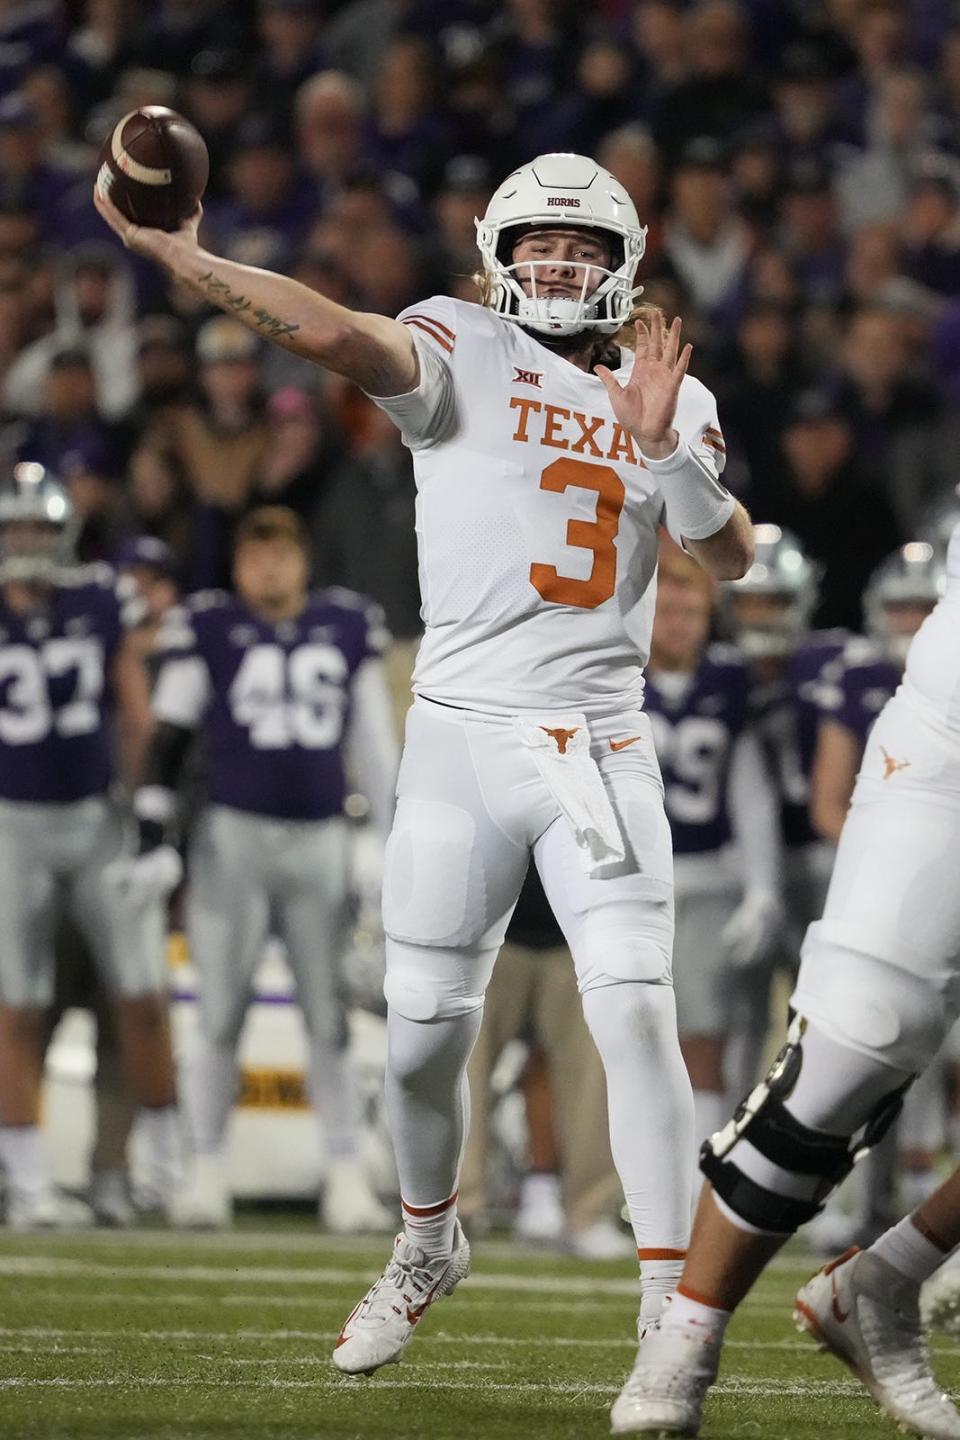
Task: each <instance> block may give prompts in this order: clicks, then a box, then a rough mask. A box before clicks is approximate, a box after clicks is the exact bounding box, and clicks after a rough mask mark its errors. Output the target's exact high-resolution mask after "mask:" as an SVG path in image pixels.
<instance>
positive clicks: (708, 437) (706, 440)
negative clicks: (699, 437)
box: [703, 431, 727, 455]
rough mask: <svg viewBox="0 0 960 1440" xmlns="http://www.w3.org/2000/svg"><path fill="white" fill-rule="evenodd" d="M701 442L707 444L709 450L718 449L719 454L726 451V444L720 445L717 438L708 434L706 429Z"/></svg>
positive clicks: (723, 453) (724, 453)
mask: <svg viewBox="0 0 960 1440" xmlns="http://www.w3.org/2000/svg"><path fill="white" fill-rule="evenodd" d="M703 443H704V445H709V446H710V448H711V450H717V451H719V453H720V454H721V455H726V453H727V447H726V445H722V444H721V443H720V441H719V440H714V438H713V436H712V435H711V434H710V432H709V431H707V433H706V434H705V435H704V437H703Z"/></svg>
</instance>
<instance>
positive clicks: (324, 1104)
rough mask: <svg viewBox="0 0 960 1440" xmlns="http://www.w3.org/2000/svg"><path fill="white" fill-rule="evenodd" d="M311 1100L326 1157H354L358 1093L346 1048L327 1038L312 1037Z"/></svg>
mask: <svg viewBox="0 0 960 1440" xmlns="http://www.w3.org/2000/svg"><path fill="white" fill-rule="evenodd" d="M310 1100H311V1103H312V1105H313V1107H314V1109H315V1110H316V1111H317V1112H318V1115H319V1117H320V1135H321V1141H322V1144H323V1150H324V1153H325V1154H326V1156H327V1159H328V1160H352V1159H354V1158H355V1157H356V1155H357V1137H358V1133H359V1130H360V1095H359V1092H358V1090H357V1086H356V1082H355V1081H354V1078H353V1072H352V1070H351V1068H350V1056H349V1054H348V1052H347V1050H346V1049H342V1050H338V1049H335V1048H334V1047H333V1046H332V1045H329V1044H327V1042H326V1041H320V1040H311V1042H310Z"/></svg>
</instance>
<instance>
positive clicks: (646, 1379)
mask: <svg viewBox="0 0 960 1440" xmlns="http://www.w3.org/2000/svg"><path fill="white" fill-rule="evenodd" d="M719 1363H720V1344H719V1343H718V1342H715V1341H710V1340H704V1339H703V1338H702V1337H701V1336H699V1335H698V1334H697V1333H696V1331H695V1330H694V1328H693V1326H682V1327H681V1326H672V1327H670V1326H668V1327H667V1328H666V1329H661V1328H660V1327H659V1326H657V1325H648V1326H647V1327H646V1329H645V1330H644V1331H643V1333H642V1336H641V1340H640V1348H639V1349H638V1351H637V1358H636V1360H635V1361H634V1366H633V1369H632V1371H631V1372H630V1375H629V1377H628V1379H627V1383H626V1384H625V1385H624V1387H623V1389H622V1390H621V1391H620V1394H619V1395H618V1396H617V1398H616V1400H615V1401H614V1402H613V1409H612V1410H611V1411H610V1429H611V1430H612V1432H613V1434H614V1435H696V1433H697V1431H698V1430H699V1429H700V1414H701V1411H702V1410H703V1401H704V1397H705V1395H706V1393H707V1391H708V1390H709V1389H710V1386H711V1385H712V1384H713V1382H714V1380H715V1379H716V1377H717V1367H718V1365H719Z"/></svg>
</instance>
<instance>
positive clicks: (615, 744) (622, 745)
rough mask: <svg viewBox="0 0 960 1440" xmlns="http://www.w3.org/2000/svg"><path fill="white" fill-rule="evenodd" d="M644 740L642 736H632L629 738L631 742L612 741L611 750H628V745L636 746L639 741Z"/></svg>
mask: <svg viewBox="0 0 960 1440" xmlns="http://www.w3.org/2000/svg"><path fill="white" fill-rule="evenodd" d="M642 739H643V736H642V735H631V736H630V738H629V740H611V741H610V749H611V750H626V748H627V746H628V745H636V743H637V741H638V740H642Z"/></svg>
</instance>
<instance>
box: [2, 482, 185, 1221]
mask: <svg viewBox="0 0 960 1440" xmlns="http://www.w3.org/2000/svg"><path fill="white" fill-rule="evenodd" d="M76 528H77V526H76V520H75V515H74V511H73V506H72V504H71V502H70V499H69V497H68V495H67V493H66V491H65V490H64V489H63V487H62V486H61V485H60V484H59V482H58V481H57V480H56V479H54V477H53V476H51V475H50V473H49V472H48V471H47V470H45V469H44V467H43V466H41V465H37V464H34V463H30V462H23V463H20V464H17V465H15V466H14V467H13V469H12V472H11V473H10V474H9V475H7V476H6V477H5V478H4V479H3V481H2V483H0V907H2V913H3V916H4V923H3V926H2V930H0V1158H2V1160H3V1163H4V1165H5V1167H6V1171H7V1186H8V1197H7V1223H8V1224H9V1225H11V1226H13V1227H15V1228H18V1229H32V1228H37V1227H50V1226H58V1225H61V1224H70V1223H73V1222H74V1220H75V1218H76V1215H75V1212H72V1211H71V1210H70V1208H69V1207H67V1206H66V1205H65V1204H64V1202H63V1200H62V1198H61V1197H59V1196H58V1195H57V1193H56V1191H55V1190H54V1188H53V1185H52V1181H51V1177H50V1174H49V1171H48V1168H47V1165H46V1163H45V1161H44V1158H43V1154H42V1149H41V1144H40V1134H39V1108H40V1075H41V1072H42V1068H43V1050H44V1042H45V1028H44V1027H45V1012H46V1010H47V1008H48V1007H49V1006H50V1004H51V1001H52V998H53V975H54V936H55V933H56V930H57V926H58V923H59V922H60V921H61V920H63V919H64V918H67V917H68V918H69V919H70V920H71V921H72V922H73V924H74V925H75V926H76V928H77V930H79V932H80V934H81V935H82V937H83V939H84V941H85V942H86V945H87V947H88V949H89V951H90V953H91V954H92V956H93V957H94V959H95V961H96V964H97V967H98V969H99V970H100V972H101V975H102V979H103V984H104V987H105V988H106V990H107V991H108V993H109V995H110V997H111V999H112V1001H113V1008H114V1011H115V1018H116V1024H117V1030H118V1036H119V1039H120V1044H121V1050H122V1053H123V1054H124V1056H125V1057H126V1059H127V1078H128V1083H129V1084H130V1087H131V1090H132V1092H133V1095H134V1098H135V1099H136V1100H137V1101H138V1102H139V1104H140V1105H141V1106H143V1107H144V1110H145V1114H146V1116H147V1121H146V1123H147V1128H148V1135H149V1140H150V1143H151V1149H152V1151H153V1155H154V1159H155V1160H156V1161H157V1162H158V1163H159V1166H160V1169H161V1171H162V1172H163V1176H164V1179H165V1183H167V1184H168V1185H170V1184H172V1177H173V1173H174V1171H175V1166H176V1108H175V1092H174V1074H173V1059H172V1054H171V1049H170V1038H169V1030H168V1025H167V1012H166V996H165V983H164V980H165V968H164V952H163V944H162V938H163V937H162V927H161V925H160V924H159V923H154V922H159V917H158V916H156V915H154V914H153V913H152V912H150V913H148V912H147V911H145V910H144V909H143V908H142V907H140V906H137V905H131V904H130V903H129V902H128V898H127V897H125V896H123V895H122V894H120V893H119V891H118V889H117V887H116V886H115V885H114V884H113V883H112V882H113V880H114V878H115V876H114V873H113V871H114V865H115V864H116V857H117V855H118V853H119V850H120V845H121V825H120V820H119V817H118V816H117V814H116V813H115V811H114V810H113V808H112V807H111V805H110V804H109V802H108V798H107V790H108V786H109V785H110V783H111V780H112V778H113V775H114V770H115V765H114V758H113V757H114V749H115V748H116V750H117V753H118V759H119V768H120V769H121V771H122V772H124V773H125V775H126V776H127V778H128V779H129V778H131V777H132V776H133V775H134V774H135V773H136V771H137V769H138V768H139V764H140V762H141V759H142V755H143V750H144V747H145V744H146V736H147V733H148V731H149V726H150V714H149V701H148V691H147V681H146V674H145V671H144V669H143V666H142V664H141V662H140V659H139V656H138V653H137V650H136V646H135V644H134V643H133V642H132V637H128V636H127V635H126V633H125V632H126V631H127V629H128V628H129V627H130V626H131V625H132V624H133V623H135V621H136V618H137V616H136V614H135V612H134V608H133V602H132V595H131V594H130V593H128V594H127V595H126V598H125V597H124V594H123V592H122V590H121V588H120V587H118V584H117V581H116V578H115V576H114V574H113V572H112V571H110V570H109V569H107V568H106V567H104V566H94V567H89V566H88V567H79V566H77V565H76V564H75V563H74V559H73V540H74V537H75V534H76Z"/></svg>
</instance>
